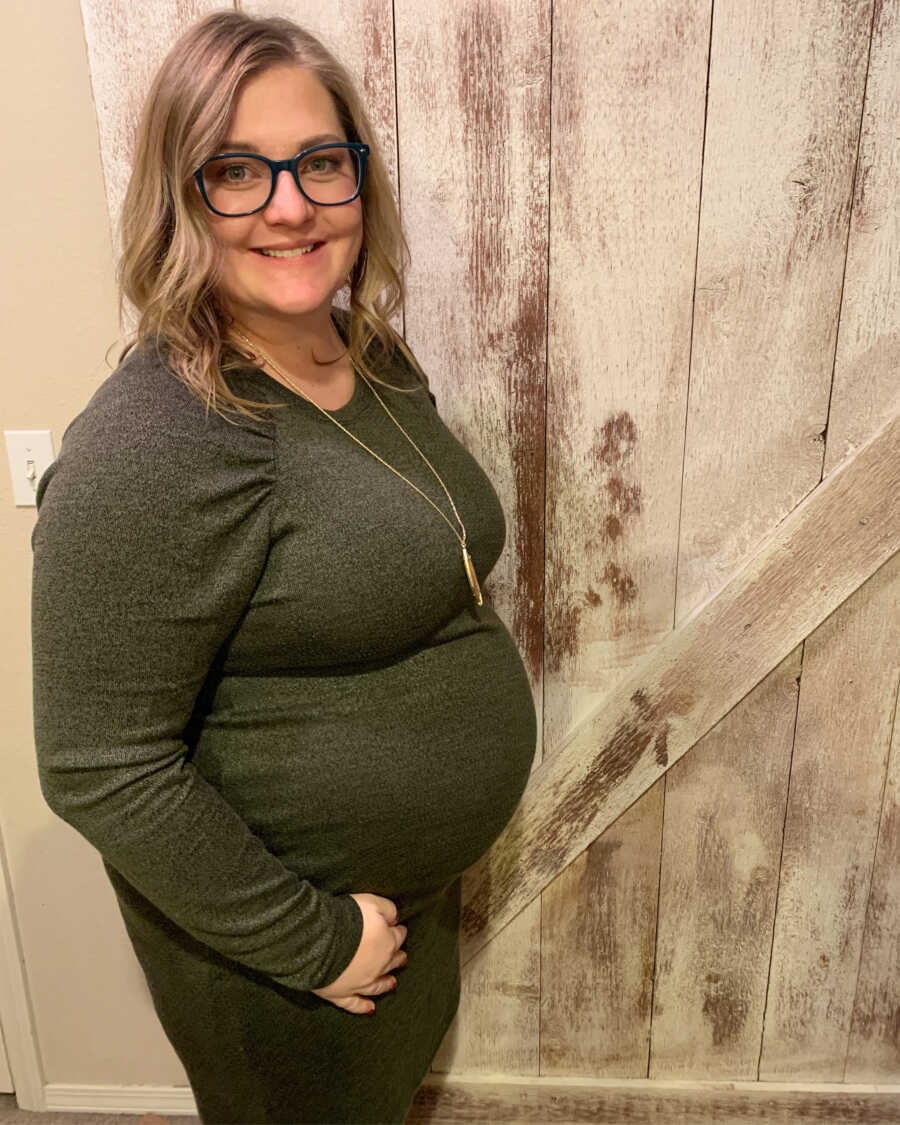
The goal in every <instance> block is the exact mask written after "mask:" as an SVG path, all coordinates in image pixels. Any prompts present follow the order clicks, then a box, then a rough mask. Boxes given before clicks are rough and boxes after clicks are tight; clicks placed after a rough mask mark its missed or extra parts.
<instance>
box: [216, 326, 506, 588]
mask: <svg viewBox="0 0 900 1125" xmlns="http://www.w3.org/2000/svg"><path fill="white" fill-rule="evenodd" d="M233 331H234V333H235V335H236V336H238V337H239V338H240V339H241V340H243V341H244V343H245V344H247V345H248V346H249V347H250V349H251V351H252V352H253V353H254V359H263V360H265V361H266V363H268V365H269V366H270V367H271V368H273V370H275V371H277V372H278V374H279V375H280V376H281V377H282V379H285V380H287V383H288V385H289V386H291V387H293V388H294V390H296V391H297V393H298V394H299V395H301V396H302V397H303V398H305V399H306V401H307V402H311V403H312V404H313V406H315V407H316V409H317V410H320V411H321V412H322V413H323V414H324V415H325V417H326V418H330V419H331V421H332V422H334V424H335V425H336V426H339V427H340V428H341V429H342V430H343V431H344V433H345V434H347V436H348V437H351V438H353V440H354V441H355V442H356V444H357V445H361V446H362V447H363V449H365V451H366V452H367V453H371V454H372V456H373V457H374V458H375V460H376V461H380V462H381V464H382V465H384V467H385V468H386V469H390V470H391V472H392V473H394V474H395V475H396V476H398V477H399V478H400V479H401V480H403V481H406V483H407V484H408V485H409V487H410V488H414V489H415V490H416V492H418V494H419V495H420V496H421V497H422V499H423V500H427V501H428V503H429V504H430V505H431V506H432V508H434V510H435V511H436V512H437V514H438V515H439V516H440V517H441V519H442V520H443V521H444V522H445V523H446V524H447V526H448V527H449V528H450V530H451V531H452V532H453V534H454V535H455V536H456V538H457V539H458V540H459V545H460V547H462V560H463V567H464V568H465V572H466V578H467V579H468V580H469V588H470V589H471V591H472V596H473V597H474V599H475V604H476V605H483V604H484V599H483V598H482V596H481V587H480V586H479V585H478V576H477V575H476V573H475V564H474V563H473V562H472V556H471V555H470V554H469V548H468V546H467V545H466V528H465V524H464V523H463V521H462V520H461V519H460V518H459V512H457V510H456V505H455V504H454V503H453V497H452V496H451V495H450V493H449V491H448V490H447V486H446V485H445V484H444V482H443V481H442V480H441V478H440V476H439V475H438V472H437V469H435V467H434V465H432V463H431V462H430V461H429V460H428V458H427V457H426V456H425V454H424V453H423V452H422V450H421V449H419V447H418V446H417V445H416V443H415V442H414V441H413V439H412V438H411V437H410V436H409V434H408V433H407V432H406V430H404V428H403V427H402V426H401V425H400V423H399V422H398V421H397V419H396V418H395V417H394V415H393V414H392V413H391V412H390V410H388V408H387V405H386V403H385V402H384V400H383V399H382V397H381V395H380V394H379V393H378V392H377V391H376V390H375V388H374V387H373V386H372V384H371V383H370V382H369V380H368V379H367V378H366V377H365V375H364V374H363V373H362V372H361V371H360V372H359V373H358V374H359V376H360V378H361V379H362V380H363V382H364V383H365V384H366V386H367V387H368V388H369V390H370V391H371V392H372V394H373V395H374V396H375V397H376V398H377V399H378V401H379V402H380V403H381V405H382V407H383V408H384V410H385V412H386V413H387V415H388V417H389V418H390V419H391V421H392V422H393V423H394V425H395V426H396V427H397V429H398V430H399V431H400V432H401V433H402V434H403V436H404V437H405V438H406V440H407V441H408V442H409V444H410V445H411V446H412V447H413V449H414V450H415V451H416V453H418V455H419V456H420V457H421V458H422V460H423V461H424V462H425V464H426V465H427V466H428V468H429V469H431V471H432V472H433V473H434V475H435V477H437V482H438V484H439V485H440V486H441V488H443V490H444V492H445V493H446V496H447V499H448V500H449V501H450V507H451V508H452V509H453V514H454V515H455V516H456V522H457V523H458V524H459V526H460V527H461V528H462V535H460V534H459V532H458V531H457V530H456V528H455V527H454V526H453V524H452V523H451V522H450V520H449V519H447V516H446V515H445V514H444V512H442V511H441V509H440V508H439V507H438V506H437V504H435V503H434V501H433V500H432V499H431V498H430V497H429V496H426V495H425V493H424V492H423V491H422V489H421V488H419V487H418V486H417V485H415V484H413V482H412V481H411V480H409V479H408V478H407V477H405V476H404V475H403V473H401V472H398V471H397V470H396V469H395V468H394V466H393V465H389V464H388V463H387V461H385V459H384V458H383V457H379V455H378V454H377V453H376V452H375V450H374V449H369V447H368V446H367V445H366V444H365V442H362V441H360V440H359V438H358V437H357V436H356V434H353V433H351V432H350V430H348V429H347V427H346V426H345V425H344V424H343V423H342V422H339V421H338V420H337V418H335V417H333V416H332V415H331V414H329V413H328V411H327V410H326V409H325V408H324V407H322V406H319V404H318V403H317V402H316V401H315V399H312V398H310V397H309V395H308V394H306V392H305V391H303V390H301V389H300V387H298V386H297V384H296V383H295V382H294V380H293V379H292V378H291V377H290V376H289V375H288V374H286V373H285V372H284V371H282V370H281V368H280V367H279V366H278V364H277V363H276V362H275V361H274V360H273V359H272V357H271V356H270V355H267V354H266V352H264V351H263V350H262V348H261V347H260V346H259V345H258V344H255V343H253V341H252V340H250V339H249V338H248V337H247V336H245V335H244V333H243V332H240V331H238V329H236V328H233Z"/></svg>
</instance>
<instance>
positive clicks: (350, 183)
mask: <svg viewBox="0 0 900 1125" xmlns="http://www.w3.org/2000/svg"><path fill="white" fill-rule="evenodd" d="M368 156H369V146H368V145H364V144H361V143H360V142H358V141H342V142H341V143H340V144H325V145H314V146H313V147H312V148H307V149H304V150H303V152H301V153H298V155H297V156H292V157H291V158H290V159H289V160H269V158H268V157H267V156H260V155H259V154H258V153H255V152H223V153H219V154H218V155H217V156H211V157H210V158H209V160H206V161H204V162H203V164H201V165H200V167H199V168H198V169H197V171H196V172H194V179H195V180H196V181H197V186H198V187H199V188H200V194H201V195H202V196H203V201H204V202H205V203H206V206H207V207H208V208H209V209H210V211H213V212H214V213H215V214H216V215H226V216H230V217H235V216H238V215H253V214H255V213H256V212H257V211H262V209H263V208H264V207H267V206H268V205H269V200H270V199H271V198H272V196H273V195H274V194H275V184H276V181H277V179H278V175H279V173H281V172H290V174H291V175H292V176H293V178H294V183H295V184H296V185H297V187H298V188H299V189H300V191H301V193H302V194H303V195H304V196H305V198H306V199H308V200H309V201H310V203H315V204H317V205H318V206H320V207H339V206H340V205H341V204H342V203H351V202H352V201H353V200H354V199H356V197H357V196H358V195H359V193H360V191H362V185H363V180H364V179H365V175H366V160H367V159H368Z"/></svg>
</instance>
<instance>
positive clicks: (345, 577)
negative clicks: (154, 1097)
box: [32, 11, 536, 1123]
mask: <svg viewBox="0 0 900 1125" xmlns="http://www.w3.org/2000/svg"><path fill="white" fill-rule="evenodd" d="M279 162H280V163H279ZM122 243H123V257H122V265H121V271H120V274H121V288H122V292H123V294H124V296H125V297H127V298H128V299H129V300H130V301H131V302H132V303H133V304H134V305H135V307H136V309H137V311H138V313H139V316H140V321H139V326H138V331H137V337H136V342H135V346H133V347H132V348H131V349H127V350H126V353H125V354H124V356H123V359H122V360H121V362H120V364H119V367H118V368H117V369H116V371H115V372H113V374H112V375H111V376H110V377H109V378H108V379H107V380H106V381H105V382H104V383H103V385H102V386H101V387H100V388H99V389H98V391H97V392H96V393H95V394H94V396H93V397H92V398H91V400H90V402H89V403H88V404H87V406H86V408H85V409H84V410H83V411H82V412H81V413H80V414H79V415H78V416H77V417H76V418H75V420H74V421H73V422H72V423H71V424H70V425H69V427H68V428H67V430H66V432H65V434H64V437H63V442H62V448H61V452H60V456H59V458H58V460H57V461H56V462H55V463H54V464H53V465H52V466H51V467H50V469H48V470H47V472H46V473H45V474H44V476H43V477H42V479H41V481H40V483H39V487H38V505H39V516H38V521H37V524H36V527H35V531H34V535H33V539H32V545H33V549H34V564H35V565H34V587H33V648H34V692H35V735H36V745H37V753H38V766H39V773H40V780H41V787H42V791H43V793H44V796H45V798H46V800H47V802H48V804H49V805H50V807H51V808H52V809H53V810H54V811H55V812H56V813H58V815H60V816H61V817H63V818H64V819H65V820H66V821H68V822H69V823H70V824H71V825H73V826H74V827H75V828H76V829H77V830H78V831H79V832H80V833H81V834H82V835H83V836H84V837H85V838H86V839H88V840H89V841H90V842H91V843H92V844H93V845H94V846H95V847H96V848H97V849H98V850H99V852H100V853H101V855H102V857H103V862H104V867H105V870H106V872H107V874H108V876H109V879H110V881H111V883H112V886H113V888H114V891H115V894H116V897H117V900H118V903H119V906H120V909H121V912H122V916H123V919H124V922H125V926H126V928H127V932H128V935H129V938H130V939H131V941H132V943H133V945H134V948H135V951H136V954H137V956H138V958H139V960H140V963H141V965H142V967H143V970H144V973H145V975H146V978H147V982H148V986H149V988H150V992H151V995H152V997H153V1003H154V1006H155V1008H156V1011H157V1013H158V1015H159V1018H160V1021H161V1023H162V1026H163V1028H164V1029H165V1032H166V1035H167V1036H168V1038H169V1040H170V1041H171V1043H172V1045H173V1047H174V1049H175V1051H176V1052H177V1053H178V1056H179V1058H180V1059H181V1061H182V1063H183V1065H184V1067H185V1070H186V1071H187V1074H188V1078H189V1080H190V1083H191V1087H192V1089H193V1092H194V1095H195V1098H196V1101H197V1106H198V1110H199V1113H200V1116H201V1119H202V1120H203V1121H204V1122H248V1123H249V1122H255V1123H260V1122H307V1121H309V1122H313V1121H316V1122H332V1123H333V1122H397V1121H402V1120H403V1118H404V1116H405V1114H406V1112H407V1110H408V1108H409V1106H410V1104H411V1102H412V1099H413V1095H414V1093H415V1091H416V1088H417V1087H418V1085H419V1083H420V1082H421V1080H422V1078H423V1077H424V1075H425V1074H426V1072H427V1071H428V1068H429V1065H430V1063H431V1061H432V1059H433V1057H434V1053H435V1051H436V1049H437V1047H438V1045H439V1044H440V1042H441V1039H442V1038H443V1036H444V1033H445V1032H446V1030H447V1028H448V1026H449V1024H450V1022H451V1020H452V1018H453V1016H454V1013H455V1012H456V1009H457V1005H458V1000H459V958H458V926H459V891H460V876H461V873H462V872H463V871H464V870H465V869H466V868H467V867H469V866H470V865H471V864H472V863H473V862H474V861H475V860H476V859H477V858H478V857H479V856H480V855H481V854H482V853H483V852H484V851H486V850H487V848H488V847H489V846H490V844H491V843H492V842H493V840H494V839H496V837H497V836H498V835H499V833H500V832H501V830H502V828H503V827H504V825H505V824H506V823H507V821H508V820H509V818H510V817H511V815H512V813H513V811H514V809H515V807H516V805H517V804H518V802H519V799H520V797H521V795H522V792H523V790H524V787H525V784H526V781H527V779H528V775H529V771H530V766H531V762H532V756H533V752H534V746H535V735H536V725H535V712H534V706H533V702H532V697H531V692H530V689H529V686H528V681H527V677H526V674H525V670H524V667H523V664H522V661H521V659H520V657H519V654H518V652H517V650H516V647H515V644H514V642H513V640H512V638H511V636H510V634H509V632H508V630H507V629H506V627H505V626H504V625H503V623H502V622H501V621H500V619H499V618H498V617H497V615H496V614H495V612H494V611H493V609H492V608H491V606H490V603H489V600H488V599H485V598H483V596H482V593H481V591H480V587H479V579H483V578H484V577H486V576H487V574H488V573H489V572H490V571H491V569H492V567H493V566H494V564H495V562H496V561H497V558H498V556H499V554H500V551H501V549H502V547H503V542H504V536H505V525H504V519H503V512H502V509H501V507H500V504H499V501H498V499H497V496H496V493H495V492H494V490H493V488H492V486H491V485H490V483H489V482H488V480H487V478H486V476H485V474H484V473H483V471H482V470H481V468H480V467H479V466H478V464H477V463H476V462H475V460H474V459H473V458H472V456H471V455H470V454H469V453H468V452H467V451H466V450H465V449H464V448H463V447H462V446H461V444H460V443H459V442H458V441H457V440H456V439H455V438H454V437H453V436H452V435H451V434H450V432H449V431H448V430H447V428H446V427H445V426H444V425H443V423H442V421H441V420H440V418H439V416H438V414H437V411H436V409H435V405H434V398H433V396H432V395H431V394H430V392H429V391H428V385H427V381H426V380H425V378H424V376H423V375H422V373H421V371H420V370H419V368H418V365H417V364H416V363H415V361H414V359H413V357H412V355H411V353H410V352H409V349H408V348H407V347H406V346H405V344H404V343H403V341H402V340H401V339H400V338H399V337H398V336H397V334H396V333H395V332H394V331H393V329H392V328H391V326H390V324H389V323H388V318H389V317H390V316H391V314H392V313H393V312H394V311H395V310H396V308H397V307H398V306H399V303H400V301H401V300H402V298H403V282H402V272H401V268H400V252H401V248H402V249H403V250H405V240H404V239H403V235H402V232H401V226H400V221H399V217H398V214H397V208H396V204H395V201H394V199H393V198H392V195H391V191H390V186H389V181H388V178H387V175H386V173H385V169H384V165H383V162H382V159H381V157H380V155H379V151H378V147H377V145H376V143H375V138H374V136H373V134H372V130H371V127H370V125H369V122H368V120H367V118H366V115H365V113H364V111H363V110H362V108H361V105H360V102H359V99H358V97H357V95H356V94H355V92H354V90H353V86H352V83H351V80H350V79H349V77H348V75H347V73H346V71H345V70H344V69H343V68H342V67H341V66H340V64H339V63H338V62H337V61H336V60H335V59H334V58H333V57H332V56H331V55H330V54H329V53H328V52H327V51H326V50H325V48H324V47H323V46H322V45H321V43H319V42H318V41H317V40H316V39H315V38H313V37H312V36H311V35H309V34H307V33H306V32H304V31H303V30H301V29H300V28H298V27H297V26H296V25H294V24H292V23H290V22H289V21H286V20H283V19H253V18H250V17H249V16H247V15H244V14H242V13H239V12H234V11H228V12H220V13H215V14H213V15H211V16H208V17H207V18H205V19H204V20H202V21H201V22H200V23H198V24H196V25H195V26H194V27H193V28H191V29H190V30H189V31H188V32H187V34H185V35H184V36H183V37H182V39H181V40H180V41H179V42H178V43H177V44H176V45H175V47H174V48H173V49H172V51H171V53H170V54H169V56H168V57H167V58H166V60H165V61H164V63H163V65H162V68H161V70H160V72H159V74H158V76H157V78H156V80H155V82H154V85H153V88H152V90H151V92H150V95H149V97H148V100H147V104H146V108H145V111H144V115H143V118H142V121H141V124H140V128H139V132H138V143H137V150H136V159H135V165H134V170H133V174H132V179H131V182H130V185H129V188H128V193H127V197H126V200H125V205H124V210H123V219H122ZM345 285H349V292H350V301H349V304H350V308H349V312H344V311H343V310H341V309H340V308H339V307H338V306H333V305H332V300H333V298H334V297H335V295H336V294H337V293H338V292H339V291H340V290H341V289H342V288H343V287H344V286H345ZM407 958H408V963H407ZM375 998H377V1000H376V999H375ZM365 1014H372V1015H373V1018H372V1019H359V1018H357V1017H359V1016H361V1015H365Z"/></svg>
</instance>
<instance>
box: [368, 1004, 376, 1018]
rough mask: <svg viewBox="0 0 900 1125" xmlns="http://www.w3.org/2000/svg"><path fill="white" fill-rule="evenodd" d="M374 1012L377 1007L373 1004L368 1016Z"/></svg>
mask: <svg viewBox="0 0 900 1125" xmlns="http://www.w3.org/2000/svg"><path fill="white" fill-rule="evenodd" d="M374 1011H375V1005H374V1004H373V1005H372V1007H371V1008H367V1009H366V1015H367V1016H370V1015H371V1014H372V1013H373V1012H374Z"/></svg>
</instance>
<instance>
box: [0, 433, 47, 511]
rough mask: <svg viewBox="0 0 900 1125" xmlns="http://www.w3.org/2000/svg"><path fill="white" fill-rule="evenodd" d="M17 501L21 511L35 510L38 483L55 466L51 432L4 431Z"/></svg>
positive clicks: (14, 496)
mask: <svg viewBox="0 0 900 1125" xmlns="http://www.w3.org/2000/svg"><path fill="white" fill-rule="evenodd" d="M3 436H4V437H5V438H6V453H7V456H8V457H9V471H10V473H11V474H12V486H13V499H14V500H15V504H16V507H17V508H23V507H32V508H33V507H34V506H35V499H34V498H35V493H36V492H37V486H38V481H39V480H40V479H41V476H42V475H43V472H44V470H45V469H46V468H47V467H48V466H49V465H51V464H52V463H53V460H54V455H53V438H52V437H51V436H50V431H49V430H4V431H3Z"/></svg>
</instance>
